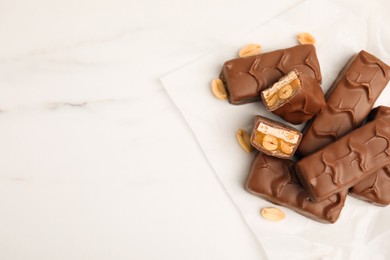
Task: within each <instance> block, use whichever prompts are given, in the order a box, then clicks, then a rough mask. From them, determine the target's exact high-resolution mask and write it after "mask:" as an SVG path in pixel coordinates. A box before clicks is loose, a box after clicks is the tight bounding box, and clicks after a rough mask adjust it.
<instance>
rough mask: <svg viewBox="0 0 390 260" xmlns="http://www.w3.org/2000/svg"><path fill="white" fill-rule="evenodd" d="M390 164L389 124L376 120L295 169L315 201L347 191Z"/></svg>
mask: <svg viewBox="0 0 390 260" xmlns="http://www.w3.org/2000/svg"><path fill="white" fill-rule="evenodd" d="M389 163H390V122H388V121H385V120H383V119H380V118H378V119H376V120H374V121H372V122H369V123H367V124H366V125H364V126H362V127H360V128H358V129H356V130H354V131H352V132H350V133H349V134H347V135H345V136H343V137H342V138H340V139H338V140H337V141H335V142H333V143H331V144H329V145H327V146H325V147H324V148H322V149H321V150H319V151H317V152H315V153H313V154H310V155H308V156H306V157H305V158H303V159H302V160H300V161H298V162H297V164H296V165H295V169H296V171H297V175H298V177H299V179H300V181H301V183H302V184H303V186H304V187H305V188H306V190H307V192H308V193H309V195H310V197H311V198H312V199H313V201H317V202H318V201H322V200H324V199H326V198H328V197H330V196H331V195H333V194H335V193H338V192H340V191H342V190H346V189H348V188H350V187H352V186H354V185H355V184H357V183H359V182H360V181H361V180H362V179H364V178H366V177H369V176H370V175H371V174H373V173H375V172H376V171H378V170H379V169H381V168H383V167H384V166H385V165H387V164H389Z"/></svg>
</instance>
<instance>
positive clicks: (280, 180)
mask: <svg viewBox="0 0 390 260" xmlns="http://www.w3.org/2000/svg"><path fill="white" fill-rule="evenodd" d="M292 166H293V161H291V160H283V159H279V158H275V157H271V156H268V155H265V154H262V153H258V154H257V155H256V157H255V158H254V160H253V162H252V166H251V169H250V172H249V176H248V178H247V180H246V184H245V189H246V190H247V191H249V192H250V193H253V194H255V195H258V196H261V197H262V198H264V199H266V200H269V201H271V202H273V203H276V204H279V205H282V206H285V207H287V208H290V209H292V210H294V211H296V212H298V213H300V214H302V215H304V216H306V217H309V218H311V219H314V220H317V221H320V222H325V223H334V222H336V220H337V219H338V217H339V215H340V212H341V209H342V208H343V206H344V202H345V198H346V196H347V192H346V191H344V192H342V193H339V194H336V195H333V196H331V197H330V198H328V199H326V200H324V201H322V202H318V203H315V202H312V201H311V200H310V197H309V195H308V194H307V192H306V191H305V190H304V188H303V187H302V185H301V184H300V182H299V180H298V178H297V176H296V174H295V172H294V168H293V167H292Z"/></svg>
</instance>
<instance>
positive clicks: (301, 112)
mask: <svg viewBox="0 0 390 260" xmlns="http://www.w3.org/2000/svg"><path fill="white" fill-rule="evenodd" d="M261 98H262V100H263V104H264V106H265V107H266V108H267V110H268V111H271V112H272V113H274V114H276V115H278V116H280V117H281V118H283V119H284V120H286V121H287V122H290V123H292V124H295V125H298V124H301V123H303V122H306V121H308V120H309V119H311V118H312V117H313V116H315V115H316V114H318V113H320V112H321V111H322V109H323V108H324V107H325V106H326V102H325V97H324V93H323V92H322V89H321V86H320V84H319V83H318V81H317V80H315V79H314V78H312V77H310V76H308V75H306V74H302V73H300V72H299V71H297V70H293V71H291V72H289V73H288V74H287V75H286V76H284V77H282V78H281V79H279V81H278V82H276V83H275V84H273V85H272V86H271V87H270V88H267V89H265V90H263V91H262V92H261Z"/></svg>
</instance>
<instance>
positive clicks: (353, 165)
mask: <svg viewBox="0 0 390 260" xmlns="http://www.w3.org/2000/svg"><path fill="white" fill-rule="evenodd" d="M220 79H221V80H222V82H223V85H224V87H225V89H226V93H227V95H228V100H229V102H230V103H232V104H245V103H248V102H254V101H257V102H259V101H262V102H263V104H264V106H265V107H266V108H267V110H268V111H270V112H272V113H274V114H276V115H278V116H280V117H281V118H282V119H283V120H285V121H287V122H289V123H292V124H301V123H303V122H306V121H308V122H307V124H306V126H305V127H304V129H303V131H302V133H301V132H300V131H298V130H296V129H294V128H292V127H289V126H287V125H285V124H283V123H280V122H276V121H273V120H271V119H268V118H266V117H262V116H256V118H255V119H254V125H253V130H252V133H251V136H250V143H251V145H252V146H253V147H255V148H256V149H257V150H258V152H257V154H256V156H255V158H254V160H253V162H252V166H251V169H250V172H249V176H248V178H247V181H246V184H245V188H246V190H247V191H249V192H251V193H253V194H255V195H258V196H261V197H262V198H264V199H267V200H269V201H271V202H273V203H276V204H279V205H282V206H286V207H288V208H290V209H292V210H295V211H296V212H298V213H300V214H302V215H305V216H307V217H309V218H312V219H315V220H317V221H320V222H325V223H334V222H335V221H336V220H337V219H338V217H339V215H340V212H341V210H342V208H343V206H344V202H345V199H346V196H347V194H348V193H349V194H350V195H352V196H355V197H356V198H359V199H363V200H366V201H369V202H371V203H374V204H376V205H379V206H386V205H388V204H389V203H390V108H389V107H385V106H380V107H377V108H375V109H372V108H373V106H374V103H375V101H376V100H377V98H378V97H379V95H380V93H381V92H382V90H383V89H384V88H385V87H386V85H387V84H388V82H389V79H390V67H389V66H388V65H387V64H385V63H384V62H383V61H381V60H380V59H378V58H376V57H375V56H373V55H371V54H369V53H368V52H366V51H361V52H360V53H358V54H357V55H355V56H354V57H352V58H351V60H350V61H349V62H348V63H347V64H346V65H345V67H344V68H343V69H342V70H341V72H340V74H339V75H338V77H337V78H336V80H335V81H334V83H333V85H332V86H331V88H330V89H329V91H328V92H327V93H326V94H325V95H324V94H323V92H322V89H321V86H320V84H321V81H322V75H321V70H320V65H319V62H318V59H317V55H316V50H315V47H314V45H310V44H306V45H298V46H295V47H292V48H288V49H283V50H277V51H273V52H268V53H263V54H258V55H255V56H250V57H244V58H237V59H233V60H230V61H227V62H225V64H224V65H223V68H222V72H221V74H220ZM293 156H294V160H293V159H292V158H293Z"/></svg>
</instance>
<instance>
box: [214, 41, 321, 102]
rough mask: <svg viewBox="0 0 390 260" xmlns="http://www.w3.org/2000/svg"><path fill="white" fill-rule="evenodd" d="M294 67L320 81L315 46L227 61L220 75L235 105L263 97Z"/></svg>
mask: <svg viewBox="0 0 390 260" xmlns="http://www.w3.org/2000/svg"><path fill="white" fill-rule="evenodd" d="M293 69H297V70H299V71H300V72H301V73H303V74H307V75H308V76H311V77H313V78H315V79H316V80H317V81H318V82H321V80H322V76H321V70H320V65H319V63H318V59H317V54H316V51H315V47H314V46H313V45H298V46H295V47H292V48H288V49H283V50H276V51H272V52H268V53H263V54H259V55H256V56H250V57H245V58H237V59H233V60H230V61H227V62H225V64H224V65H223V67H222V71H221V74H220V78H221V80H222V81H223V82H224V85H225V88H226V91H227V93H228V100H229V102H230V103H232V104H244V103H248V102H253V101H259V100H260V92H261V91H262V90H263V89H265V88H267V87H269V86H270V85H272V84H273V83H275V82H276V81H277V80H278V79H279V78H280V77H282V76H284V75H285V74H287V73H288V72H290V71H291V70H293Z"/></svg>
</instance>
